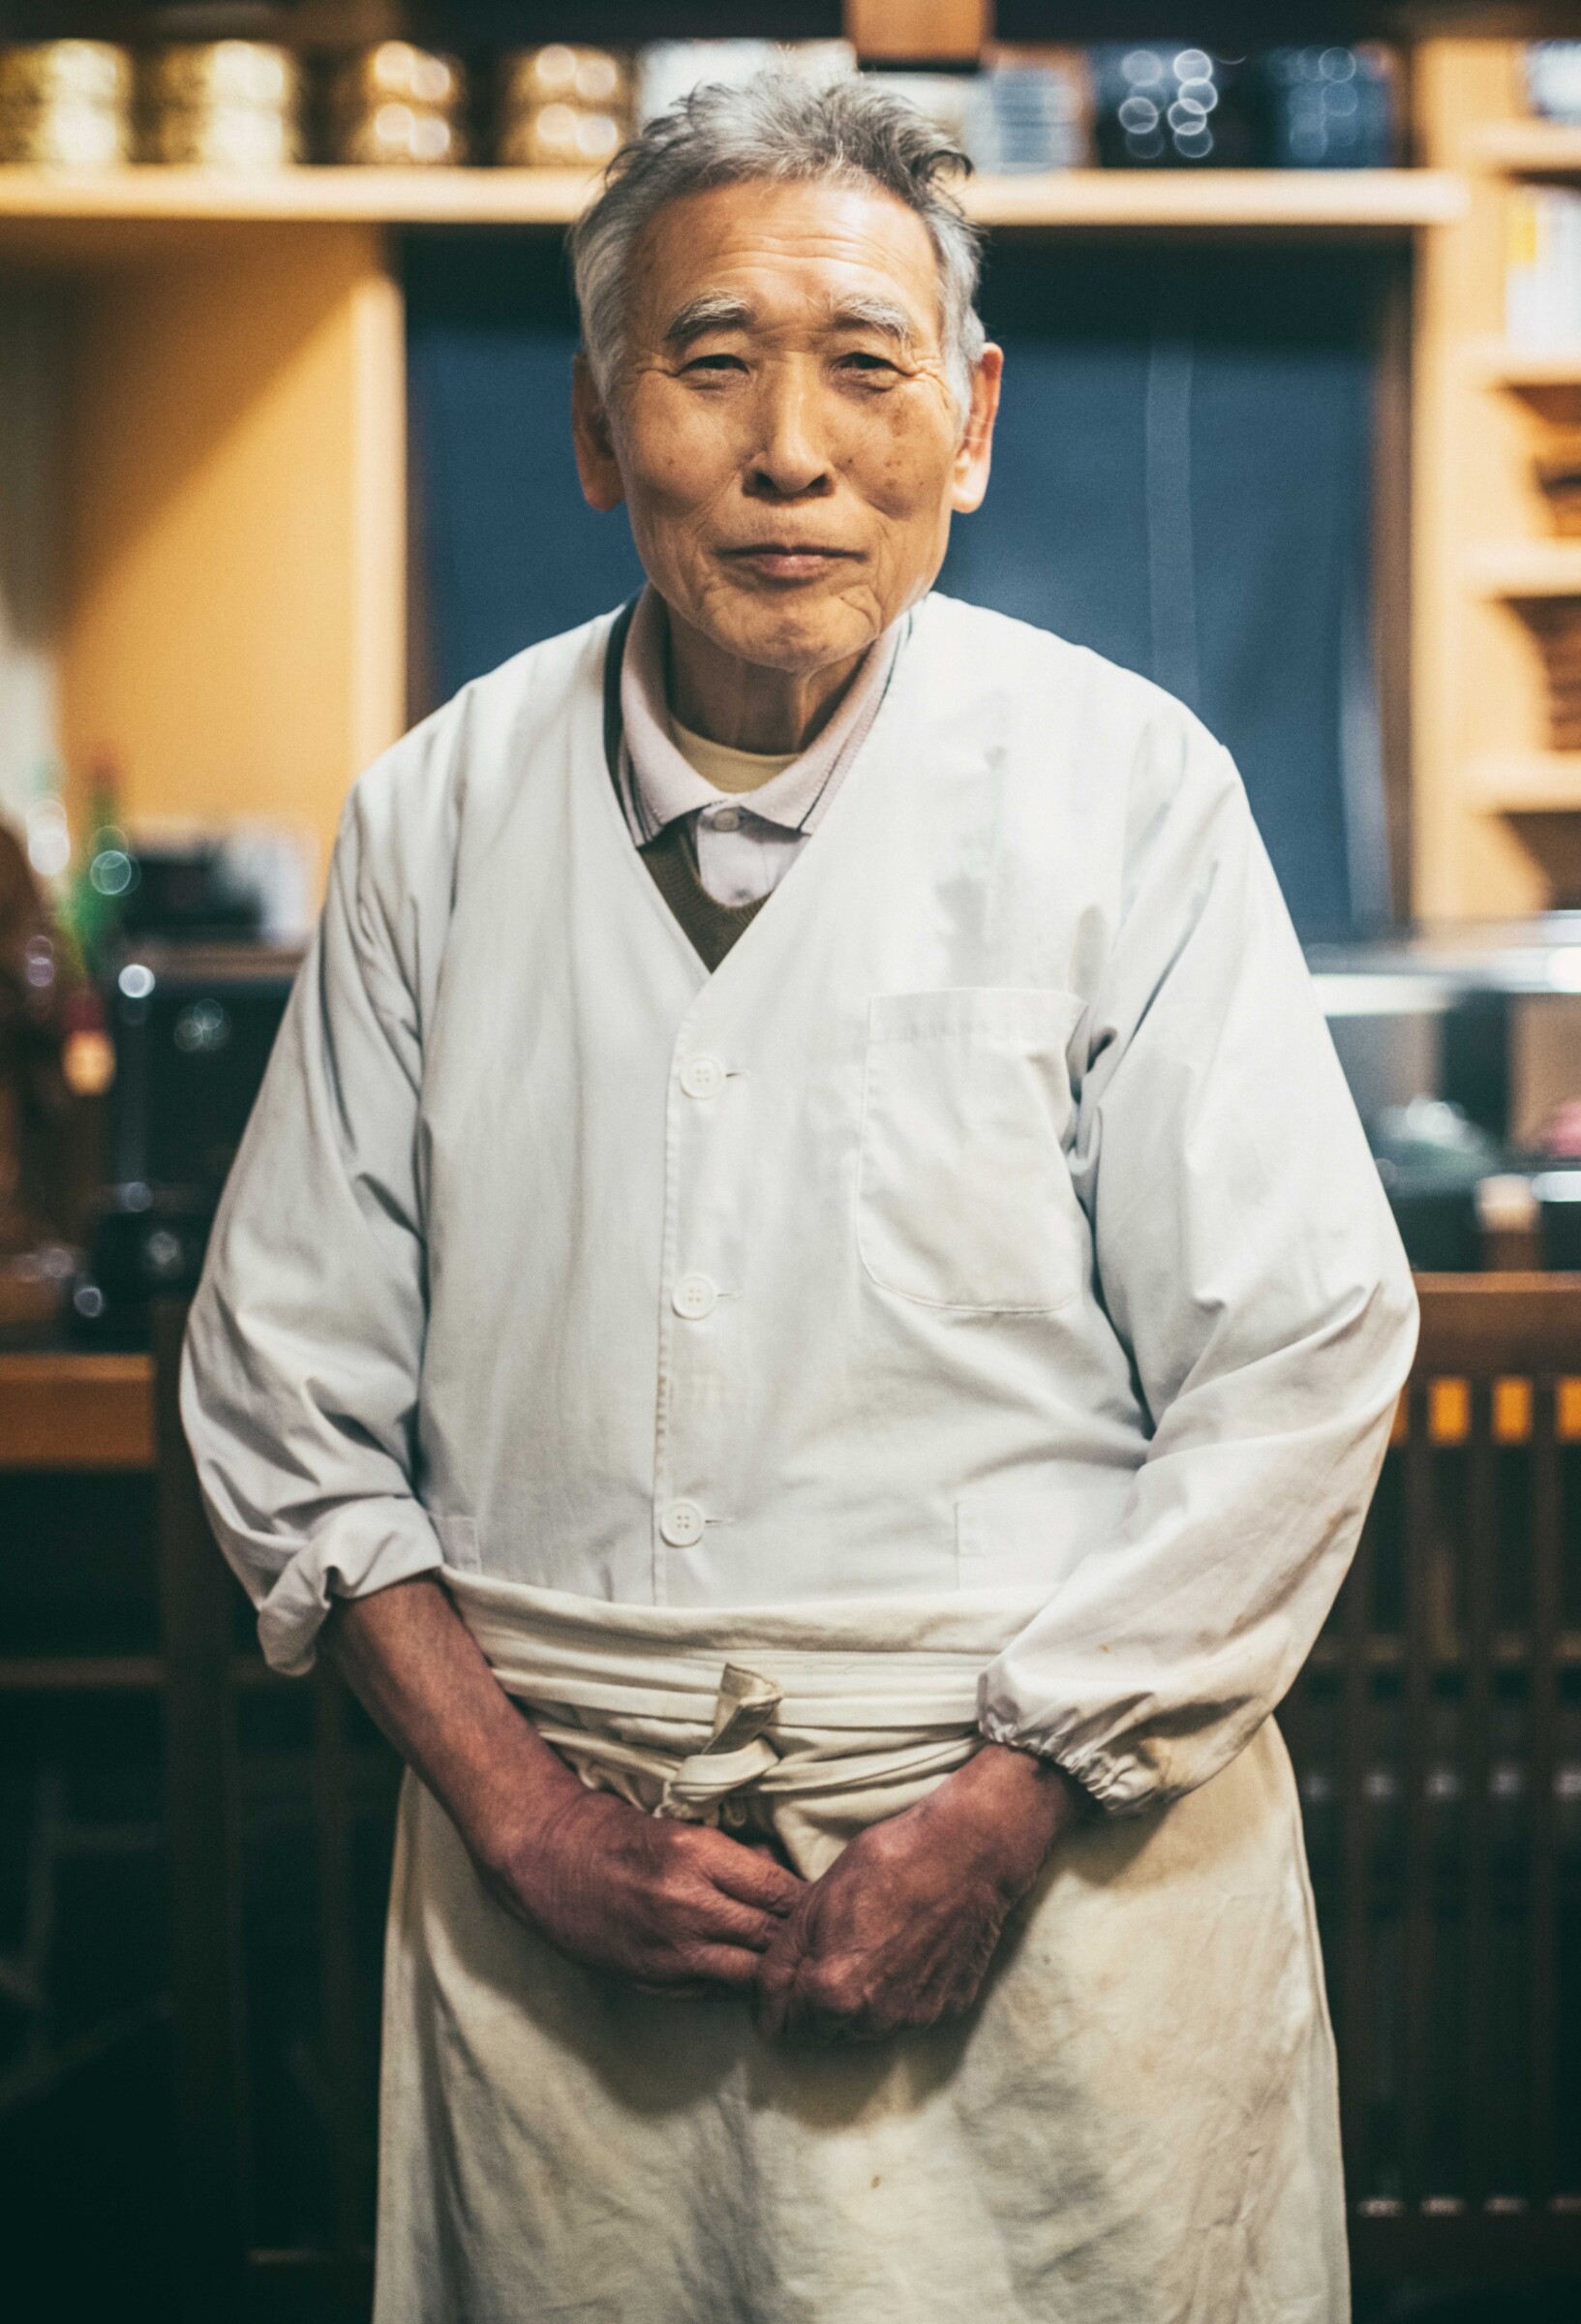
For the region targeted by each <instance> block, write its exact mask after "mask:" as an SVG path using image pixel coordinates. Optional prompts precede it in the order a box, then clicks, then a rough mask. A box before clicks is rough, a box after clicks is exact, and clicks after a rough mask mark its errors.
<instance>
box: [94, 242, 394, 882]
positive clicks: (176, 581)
mask: <svg viewBox="0 0 1581 2324" xmlns="http://www.w3.org/2000/svg"><path fill="white" fill-rule="evenodd" d="M404 395H405V389H404V351H403V347H402V332H401V310H400V297H399V292H398V291H397V289H396V287H395V285H394V283H393V282H392V281H391V279H390V276H389V273H388V270H387V267H386V263H385V254H384V247H383V238H382V236H381V235H380V233H379V231H378V230H377V229H368V228H361V227H346V228H341V227H325V228H323V229H305V230H304V229H271V228H257V229H251V228H249V229H236V230H234V231H228V230H225V229H218V230H216V232H215V234H214V236H213V244H212V248H210V249H208V250H205V251H204V252H203V254H202V255H201V257H198V258H195V257H193V256H191V255H190V254H188V255H185V256H184V257H183V258H182V260H181V261H180V262H179V263H171V264H165V265H162V264H155V265H152V266H149V267H137V266H134V267H124V268H120V269H117V270H116V271H115V272H113V273H109V274H106V275H103V276H98V277H95V278H92V279H90V280H89V281H88V282H86V283H85V284H83V285H82V286H81V287H80V289H79V291H78V305H77V317H76V335H75V365H74V395H73V411H72V416H71V432H72V439H73V446H72V460H71V473H72V482H73V497H74V507H73V518H72V544H71V571H70V582H69V592H68V595H69V605H68V615H67V624H66V634H65V638H64V643H63V655H62V661H63V688H62V691H63V697H64V705H65V711H64V715H65V728H66V746H67V752H68V759H69V765H70V769H71V774H72V780H73V783H74V786H75V787H76V796H77V798H78V800H79V801H80V798H81V788H82V785H83V783H84V781H85V780H86V779H87V775H88V771H89V769H90V768H91V766H92V765H93V764H94V762H95V761H96V760H97V759H99V758H101V757H104V758H106V759H108V760H109V761H110V762H111V763H113V764H114V765H115V766H116V767H117V769H118V770H119V773H120V776H121V780H122V786H123V788H122V800H123V807H124V810H125V812H126V813H127V814H128V815H129V816H131V817H134V818H137V817H151V816H158V817H193V818H198V819H202V820H205V821H207V820H212V819H215V818H219V817H226V816H232V815H252V814H266V815H269V816H273V817H277V818H290V819H293V820H296V821H298V822H299V823H301V824H302V825H304V826H305V827H306V828H307V829H308V830H309V831H310V832H311V833H312V835H313V838H314V841H315V842H316V844H317V848H318V852H319V864H320V868H321V865H322V860H323V856H324V853H325V852H326V850H327V847H328V843H329V841H330V839H331V837H332V835H333V832H334V827H335V822H336V818H337V815H338V813H339V810H340V806H341V802H342V799H343V798H344V795H345V792H346V788H347V785H348V783H349V782H350V780H351V778H352V777H353V776H354V775H355V774H356V772H357V771H358V769H359V768H360V767H361V766H362V765H364V764H365V763H366V762H367V760H368V759H369V758H371V757H372V756H374V755H375V754H376V753H377V751H378V750H380V749H382V748H383V747H384V745H385V744H386V743H388V742H389V741H391V740H392V739H393V738H394V736H395V735H396V734H397V733H398V732H399V731H400V727H401V724H402V720H403V715H404V696H405V680H404V670H403V648H404V639H403V625H404V570H403V562H404V538H403V535H404V523H405V515H404V477H405V459H404V447H403V415H404Z"/></svg>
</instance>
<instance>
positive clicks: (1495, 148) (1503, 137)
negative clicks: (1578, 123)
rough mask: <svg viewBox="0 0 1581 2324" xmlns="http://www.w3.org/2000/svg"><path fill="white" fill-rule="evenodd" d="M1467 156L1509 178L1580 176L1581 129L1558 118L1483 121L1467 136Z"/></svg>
mask: <svg viewBox="0 0 1581 2324" xmlns="http://www.w3.org/2000/svg"><path fill="white" fill-rule="evenodd" d="M1465 149H1466V154H1467V158H1468V159H1469V160H1471V161H1473V162H1477V163H1480V164H1481V166H1482V167H1483V168H1487V169H1502V170H1504V171H1505V172H1506V173H1507V174H1508V175H1509V176H1511V177H1577V176H1581V129H1577V128H1572V127H1570V126H1569V124H1568V123H1566V122H1559V121H1482V122H1479V123H1477V124H1476V125H1475V127H1474V128H1473V130H1472V131H1471V133H1470V134H1469V136H1468V137H1467V138H1466V146H1465Z"/></svg>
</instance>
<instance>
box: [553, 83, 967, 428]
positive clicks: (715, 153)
mask: <svg viewBox="0 0 1581 2324" xmlns="http://www.w3.org/2000/svg"><path fill="white" fill-rule="evenodd" d="M970 170H971V163H970V162H969V161H968V160H967V158H966V156H965V154H963V153H962V152H961V151H960V150H959V148H958V147H957V146H955V145H952V144H951V142H950V140H949V138H947V137H945V136H944V135H943V133H942V132H941V131H940V130H939V129H938V128H936V127H935V125H934V124H933V123H932V122H931V121H929V120H928V119H927V116H926V115H925V114H923V113H920V112H919V111H918V110H917V108H916V107H915V106H912V105H910V104H908V103H907V102H906V100H905V99H904V98H901V97H897V96H893V95H891V94H890V92H889V91H888V90H886V89H881V88H875V87H873V86H872V84H871V83H870V82H866V81H864V80H862V79H861V78H860V77H858V76H849V77H847V78H844V79H840V80H832V81H823V82H818V81H811V80H807V79H804V78H799V77H797V76H794V75H793V74H790V73H787V72H786V71H784V70H783V69H782V68H780V67H771V68H770V69H769V70H768V71H767V72H763V73H760V74H758V75H757V76H755V77H754V78H753V79H751V80H749V81H747V82H745V85H742V86H738V87H733V88H732V87H726V86H724V85H723V84H721V83H719V82H716V81H715V82H710V83H708V84H706V85H705V86H704V87H702V88H698V89H693V90H692V92H691V94H690V95H689V96H686V97H683V98H681V99H680V100H679V101H678V102H677V103H676V104H675V105H672V106H671V107H670V108H669V110H668V111H667V112H663V113H660V114H658V115H657V117H656V118H655V119H654V120H652V121H650V122H649V123H648V125H647V127H646V128H645V129H643V130H641V131H639V133H638V135H637V136H636V137H634V138H632V139H631V141H630V142H629V143H628V144H626V145H624V146H623V147H622V149H621V151H620V152H619V153H618V154H617V155H616V156H615V159H614V160H613V161H612V162H611V164H610V166H609V168H608V170H607V172H606V173H605V178H604V183H603V187H602V189H601V190H600V192H599V194H598V197H597V199H596V200H594V201H593V204H592V206H591V207H590V208H589V209H587V210H585V211H584V212H583V214H582V216H581V217H580V218H579V219H578V220H577V222H576V224H575V225H574V226H573V227H572V229H571V231H570V235H569V238H568V239H569V246H570V254H571V268H572V273H573V276H574V278H575V283H576V300H577V306H578V308H579V309H580V311H581V317H582V342H583V347H584V350H585V352H586V354H587V358H588V362H589V364H590V366H591V368H592V371H593V379H594V381H595V382H596V383H597V386H598V391H599V393H600V395H602V396H603V397H604V398H605V400H606V402H607V401H608V400H609V397H610V395H611V391H612V390H613V389H614V388H615V387H616V386H617V385H618V383H619V380H620V374H621V368H622V364H623V360H624V356H625V346H624V321H625V311H626V303H627V302H626V284H627V274H628V270H629V267H630V263H631V256H632V253H633V251H634V250H635V248H636V245H637V243H638V242H639V241H640V240H641V238H642V235H643V233H644V232H645V231H646V229H647V228H648V227H649V225H650V224H651V223H652V221H653V219H654V217H655V216H656V215H657V213H658V212H659V211H660V210H661V209H662V208H663V207H664V206H665V204H666V203H667V202H671V201H677V200H679V199H681V198H682V196H684V195H686V194H699V193H702V192H704V191H705V190H706V189H708V188H709V187H712V186H735V185H744V184H748V183H751V182H754V181H757V180H767V181H769V182H772V183H775V184H779V185H789V184H795V183H804V184H806V183H815V182H826V181H827V182H828V183H830V184H832V185H841V186H870V187H877V188H878V189H879V190H880V191H881V192H883V193H886V194H891V195H893V196H894V197H895V199H897V201H900V202H903V203H904V204H905V206H906V208H907V209H908V210H913V211H915V212H916V214H917V216H918V217H919V218H920V219H921V220H922V222H923V224H924V226H925V227H926V228H927V232H928V237H929V239H930V241H931V242H932V245H933V251H934V256H935V257H936V258H937V260H938V268H939V309H940V316H939V320H940V326H941V335H942V338H943V342H944V351H945V356H946V360H947V362H948V364H949V367H950V378H951V384H952V386H953V387H954V389H955V393H956V399H957V402H958V406H959V412H960V417H961V421H962V424H964V422H965V417H966V413H967V411H968V409H969V408H970V402H971V382H972V374H973V372H974V371H975V370H976V368H977V365H978V362H979V360H980V358H981V356H982V353H983V348H984V345H985V338H984V331H983V325H982V323H981V321H979V319H978V315H977V311H976V308H975V306H974V304H973V301H974V299H975V297H976V295H977V278H978V235H977V229H976V228H975V227H974V226H973V225H972V223H971V221H970V220H969V219H968V218H967V216H966V213H965V212H964V210H963V209H962V208H961V206H960V204H959V202H958V200H957V199H955V197H954V195H953V194H952V193H951V192H950V191H949V188H948V185H947V183H946V181H947V180H948V179H949V178H951V177H954V176H957V175H960V176H965V175H967V174H969V173H970Z"/></svg>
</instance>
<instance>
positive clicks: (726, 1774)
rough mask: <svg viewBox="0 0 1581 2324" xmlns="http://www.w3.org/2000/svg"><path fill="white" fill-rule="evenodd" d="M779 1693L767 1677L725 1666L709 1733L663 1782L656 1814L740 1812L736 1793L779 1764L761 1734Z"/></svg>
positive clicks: (694, 1817)
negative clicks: (700, 1745)
mask: <svg viewBox="0 0 1581 2324" xmlns="http://www.w3.org/2000/svg"><path fill="white" fill-rule="evenodd" d="M781 1692H782V1691H781V1689H780V1688H779V1687H777V1686H775V1682H774V1680H773V1679H772V1678H763V1677H761V1676H760V1675H759V1673H758V1672H757V1671H755V1670H746V1669H744V1668H743V1667H741V1666H740V1664H737V1663H726V1665H725V1667H724V1669H723V1671H722V1672H721V1674H720V1678H719V1692H718V1696H717V1697H716V1698H715V1701H714V1726H713V1731H712V1733H711V1734H710V1736H709V1739H708V1741H707V1742H706V1743H705V1744H704V1746H703V1748H702V1750H701V1751H696V1752H693V1753H692V1754H691V1756H690V1758H684V1759H683V1760H682V1762H681V1764H680V1766H679V1767H677V1769H676V1770H675V1773H674V1774H673V1775H672V1776H670V1777H669V1778H668V1779H667V1780H666V1782H665V1786H664V1795H663V1797H662V1799H661V1800H660V1801H659V1805H658V1810H657V1812H658V1814H659V1815H660V1816H668V1817H671V1818H673V1819H676V1820H677V1821H680V1822H685V1823H694V1822H696V1821H698V1820H699V1819H701V1818H703V1817H705V1816H707V1815H708V1814H709V1813H710V1812H711V1811H713V1810H714V1809H717V1810H719V1811H720V1813H721V1814H724V1815H727V1816H728V1815H729V1812H730V1810H731V1808H732V1807H733V1806H735V1807H737V1808H738V1811H739V1802H737V1801H736V1799H735V1794H737V1793H739V1792H741V1791H744V1790H747V1789H750V1787H751V1786H752V1785H753V1784H756V1783H759V1782H761V1780H762V1778H763V1777H764V1776H765V1775H767V1773H768V1772H769V1770H770V1768H771V1767H776V1766H777V1765H778V1764H779V1754H778V1753H777V1752H776V1751H775V1747H774V1745H773V1744H772V1743H771V1742H770V1741H769V1738H768V1736H767V1734H766V1732H765V1731H764V1730H765V1729H766V1728H769V1727H771V1726H772V1725H773V1724H774V1720H775V1715H776V1713H777V1712H778V1709H779V1704H780V1698H781ZM732 1820H734V1819H732Z"/></svg>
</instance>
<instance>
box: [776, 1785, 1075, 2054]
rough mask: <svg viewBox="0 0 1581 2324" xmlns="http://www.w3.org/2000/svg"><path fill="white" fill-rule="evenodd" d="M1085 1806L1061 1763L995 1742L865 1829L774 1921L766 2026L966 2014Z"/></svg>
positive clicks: (870, 2036)
mask: <svg viewBox="0 0 1581 2324" xmlns="http://www.w3.org/2000/svg"><path fill="white" fill-rule="evenodd" d="M1080 1804H1081V1794H1080V1793H1079V1791H1078V1789H1077V1788H1076V1786H1075V1785H1074V1784H1073V1783H1072V1782H1071V1781H1070V1779H1069V1778H1068V1777H1067V1776H1065V1775H1064V1774H1062V1773H1061V1771H1060V1770H1059V1769H1058V1768H1057V1767H1053V1766H1051V1765H1049V1764H1048V1763H1047V1762H1044V1761H1040V1760H1038V1759H1035V1758H1032V1757H1031V1756H1030V1755H1029V1754H1028V1753H1025V1752H1019V1751H1011V1750H1008V1749H1006V1748H1004V1747H1003V1746H1001V1745H998V1744H988V1745H987V1746H985V1748H984V1749H983V1750H982V1751H980V1752H979V1753H978V1754H977V1756H976V1758H973V1759H971V1760H969V1761H968V1762H967V1764H966V1765H965V1766H964V1767H962V1768H960V1769H959V1770H958V1773H957V1774H955V1775H953V1776H951V1777H950V1778H949V1779H948V1780H947V1781H946V1782H945V1783H943V1784H941V1785H940V1786H939V1788H938V1789H937V1790H936V1791H933V1792H931V1793H930V1794H929V1795H928V1797H927V1799H925V1800H922V1801H921V1802H919V1804H918V1805H917V1806H916V1807H914V1808H907V1809H906V1810H905V1811H904V1812H903V1813H902V1814H900V1815H898V1816H894V1817H891V1818H890V1819H889V1820H888V1821H887V1822H884V1823H875V1824H871V1825H869V1827H868V1829H867V1831H865V1832H863V1833H861V1834H860V1835H859V1837H858V1838H857V1839H855V1840H853V1841H852V1842H851V1844H850V1846H849V1847H848V1848H847V1849H846V1850H844V1852H843V1854H841V1855H840V1856H839V1857H837V1858H836V1862H835V1863H834V1864H833V1865H832V1866H831V1867H830V1869H829V1871H828V1872H826V1873H825V1874H824V1876H823V1878H822V1880H820V1881H813V1882H812V1883H811V1885H810V1886H808V1887H806V1888H805V1889H804V1890H803V1891H802V1893H801V1895H800V1897H799V1898H797V1899H796V1901H795V1902H794V1904H793V1905H792V1907H791V1910H790V1911H789V1913H788V1914H787V1916H786V1917H785V1918H784V1919H783V1920H781V1921H779V1922H778V1923H777V1924H776V1925H775V1929H774V1933H773V1936H772V1940H771V1942H770V1944H769V1946H768V1949H767V1950H766V1952H765V1953H764V1956H763V1960H762V1964H761V1967H760V1969H759V1972H758V1995H759V1999H758V2011H757V2015H758V2024H759V2026H760V2028H761V2030H762V2031H763V2032H764V2033H767V2034H771V2035H773V2034H779V2033H784V2034H788V2035H791V2036H793V2037H795V2036H800V2037H803V2038H811V2039H825V2040H837V2039H846V2040H867V2041H874V2040H879V2039H882V2038H883V2037H884V2036H885V2035H887V2034H891V2033H904V2032H907V2031H909V2030H911V2029H913V2028H917V2027H922V2026H931V2025H936V2024H937V2023H938V2022H939V2021H940V2020H941V2019H943V2018H948V2017H958V2016H960V2015H961V2014H962V2012H963V2011H965V2010H967V2009H969V2008H970V2007H971V2004H972V2003H973V2002H974V2001H975V2000H976V1998H977V1992H978V1988H979V1986H980V1985H981V1984H982V1982H983V1977H984V1974H985V1972H987V1970H988V1963H989V1962H990V1961H991V1960H992V1958H993V1954H994V1949H995V1947H996V1946H997V1944H998V1942H999V1936H1000V1932H1001V1930H1002V1929H1003V1927H1004V1925H1005V1921H1006V1918H1007V1916H1008V1915H1009V1913H1010V1912H1011V1911H1012V1909H1013V1908H1014V1907H1015V1906H1016V1905H1017V1904H1018V1903H1019V1901H1020V1899H1021V1898H1022V1897H1023V1896H1024V1895H1025V1894H1026V1892H1027V1890H1028V1889H1029V1888H1030V1887H1031V1885H1032V1883H1033V1881H1035V1880H1036V1879H1037V1876H1038V1873H1039V1872H1040V1870H1041V1869H1042V1867H1043V1864H1044V1861H1045V1859H1046V1857H1047V1856H1048V1853H1049V1849H1050V1848H1051V1847H1052V1846H1053V1844H1054V1842H1055V1840H1056V1839H1058V1837H1059V1835H1060V1834H1061V1832H1063V1831H1064V1830H1065V1829H1066V1828H1067V1826H1068V1825H1069V1824H1070V1823H1071V1822H1072V1821H1073V1820H1074V1819H1075V1818H1076V1817H1077V1815H1078V1814H1079V1811H1080Z"/></svg>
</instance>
